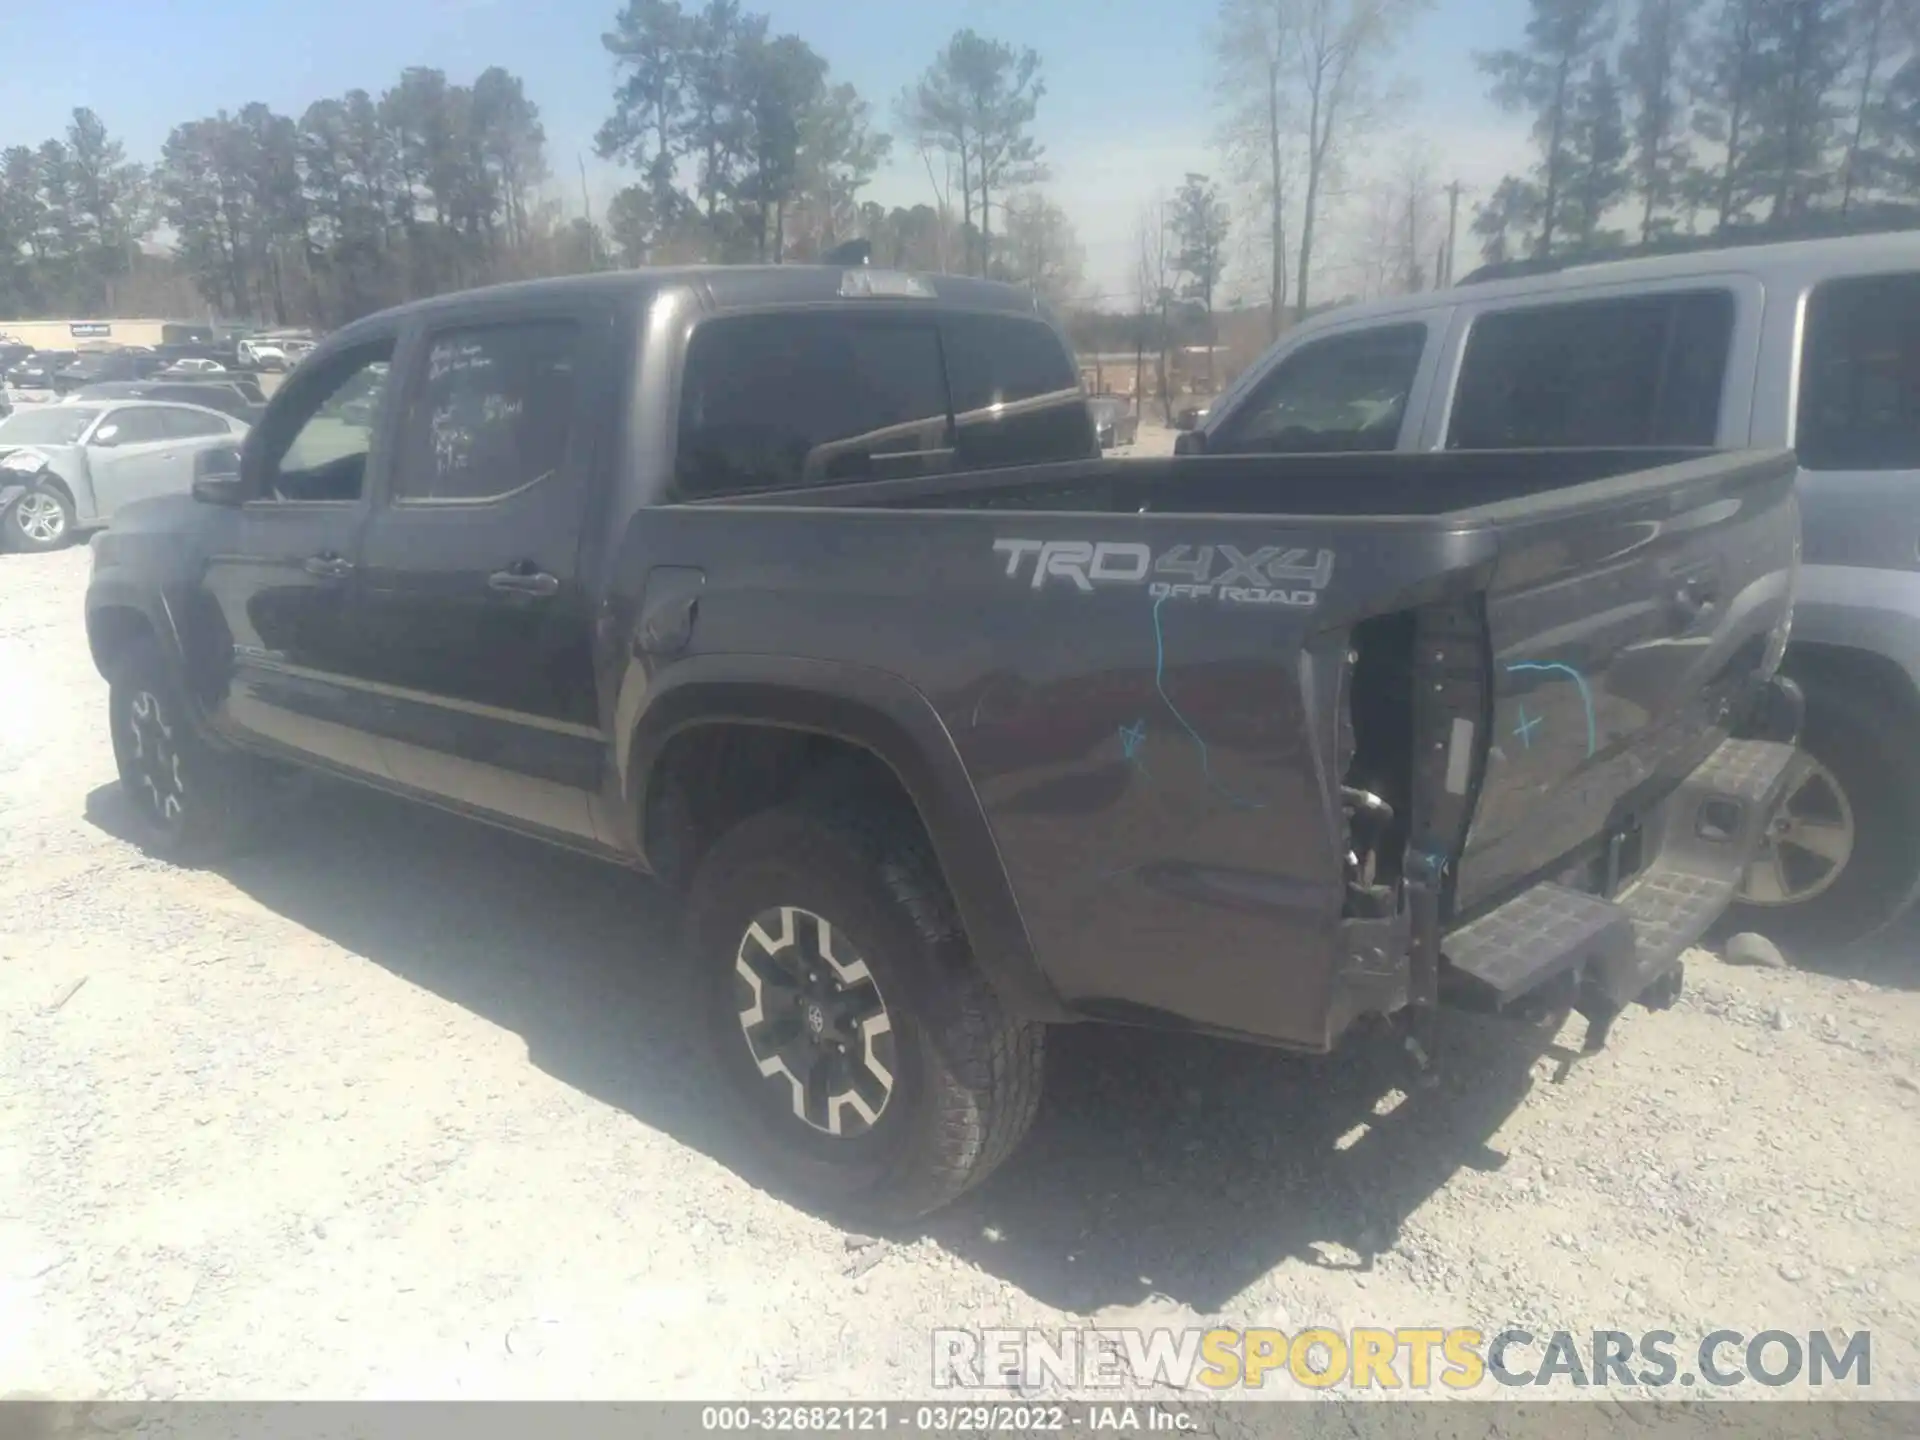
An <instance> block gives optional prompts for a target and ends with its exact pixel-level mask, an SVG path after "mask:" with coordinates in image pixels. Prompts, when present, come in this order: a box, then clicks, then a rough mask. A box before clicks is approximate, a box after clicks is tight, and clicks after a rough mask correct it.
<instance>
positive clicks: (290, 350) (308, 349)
mask: <svg viewBox="0 0 1920 1440" xmlns="http://www.w3.org/2000/svg"><path fill="white" fill-rule="evenodd" d="M313 346H314V342H313V341H311V340H282V341H281V342H280V348H281V349H282V350H284V351H285V352H286V355H287V363H288V364H289V365H298V364H299V363H300V362H301V361H302V360H304V359H306V358H307V356H309V355H311V354H312V353H313Z"/></svg>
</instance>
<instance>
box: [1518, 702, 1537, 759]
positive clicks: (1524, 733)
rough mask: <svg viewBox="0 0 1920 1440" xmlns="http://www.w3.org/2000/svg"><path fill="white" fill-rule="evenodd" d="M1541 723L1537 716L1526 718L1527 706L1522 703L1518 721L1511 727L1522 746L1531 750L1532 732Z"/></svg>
mask: <svg viewBox="0 0 1920 1440" xmlns="http://www.w3.org/2000/svg"><path fill="white" fill-rule="evenodd" d="M1542 723H1543V722H1542V721H1541V720H1540V719H1539V718H1538V717H1537V716H1536V717H1534V718H1533V719H1528V718H1527V707H1526V705H1525V704H1522V705H1521V706H1520V723H1519V724H1518V725H1516V726H1514V727H1513V733H1514V734H1516V735H1518V736H1519V737H1520V744H1521V745H1522V746H1523V747H1525V748H1526V749H1528V750H1531V749H1532V748H1533V732H1534V731H1535V730H1538V729H1539V728H1540V726H1541V724H1542Z"/></svg>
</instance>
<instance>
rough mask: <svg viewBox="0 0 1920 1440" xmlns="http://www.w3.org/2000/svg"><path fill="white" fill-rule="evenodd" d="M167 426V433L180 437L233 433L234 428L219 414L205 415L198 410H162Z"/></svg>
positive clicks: (188, 437)
mask: <svg viewBox="0 0 1920 1440" xmlns="http://www.w3.org/2000/svg"><path fill="white" fill-rule="evenodd" d="M161 413H162V418H163V419H164V421H165V423H166V427H167V434H169V435H172V436H176V437H178V438H180V439H190V438H192V437H194V436H198V435H231V434H232V433H233V429H232V427H231V426H229V425H228V424H227V422H226V421H224V420H222V419H221V418H220V417H219V416H218V415H205V414H202V413H201V412H199V411H197V410H166V411H163V412H161Z"/></svg>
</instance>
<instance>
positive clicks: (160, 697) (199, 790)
mask: <svg viewBox="0 0 1920 1440" xmlns="http://www.w3.org/2000/svg"><path fill="white" fill-rule="evenodd" d="M107 716H108V723H109V724H110V726H111V727H112V736H113V759H114V764H115V767H116V768H117V769H118V770H119V772H120V788H121V790H122V792H123V793H124V794H125V796H126V798H127V801H128V803H129V804H130V805H131V807H132V810H133V815H134V824H135V827H136V829H137V832H138V839H139V842H140V844H141V846H142V848H143V849H146V850H148V851H150V852H152V853H153V854H155V855H158V856H160V857H161V858H163V859H166V860H172V861H174V862H175V863H178V864H191V863H194V862H196V861H201V860H205V859H209V858H212V857H213V856H214V855H215V854H217V853H219V852H221V851H223V850H225V849H226V848H227V847H228V846H229V845H230V844H231V842H232V841H233V840H234V839H236V838H237V837H238V834H239V831H240V829H241V826H242V821H243V817H244V815H245V802H246V801H247V800H248V799H249V798H251V797H250V789H251V782H252V780H253V774H252V771H251V769H250V768H249V767H248V764H247V762H246V760H245V759H244V757H242V756H239V755H234V754H229V753H226V752H223V751H219V750H215V749H214V748H213V747H211V746H210V745H208V744H207V743H206V741H205V740H204V739H202V738H201V735H200V732H199V731H198V730H196V729H195V728H194V726H193V723H192V721H191V720H190V719H189V718H188V716H187V712H186V706H185V705H184V704H183V702H182V701H181V698H180V690H179V686H178V685H177V683H176V682H175V680H174V678H173V676H172V674H171V673H170V672H169V671H168V669H167V667H166V665H165V663H164V662H163V661H162V659H161V658H160V656H159V654H158V653H157V652H155V651H154V650H153V648H152V647H151V646H142V647H140V648H139V649H138V650H137V651H136V652H135V653H134V654H133V655H131V656H129V657H128V658H127V659H126V661H125V662H124V663H123V664H122V665H121V666H120V668H119V670H118V671H117V673H116V674H115V676H114V680H113V683H112V685H111V687H110V688H109V690H108V694H107Z"/></svg>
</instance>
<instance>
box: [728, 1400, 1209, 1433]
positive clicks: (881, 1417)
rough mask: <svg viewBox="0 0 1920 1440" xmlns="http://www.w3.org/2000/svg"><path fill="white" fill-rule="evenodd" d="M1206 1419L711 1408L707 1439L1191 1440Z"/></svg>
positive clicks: (1103, 1412) (974, 1407)
mask: <svg viewBox="0 0 1920 1440" xmlns="http://www.w3.org/2000/svg"><path fill="white" fill-rule="evenodd" d="M1199 1423H1200V1422H1199V1421H1198V1419H1197V1418H1196V1417H1195V1416H1194V1415H1193V1414H1192V1413H1191V1412H1190V1411H1189V1410H1187V1409H1185V1408H1183V1407H1181V1406H1178V1405H1162V1404H1131V1405H1128V1404H1116V1405H1104V1404H1084V1403H1083V1404H1074V1405H1058V1404H1033V1405H1002V1404H994V1403H970V1402H959V1403H954V1404H941V1405H884V1404H876V1405H858V1404H849V1405H831V1404H820V1405H780V1404H775V1405H705V1406H702V1407H701V1410H700V1428H701V1429H702V1430H703V1431H736V1432H754V1433H760V1434H773V1435H788V1434H821V1433H832V1434H855V1433H861V1432H873V1433H879V1432H882V1431H894V1432H898V1433H902V1434H916V1435H919V1434H925V1435H945V1434H954V1435H980V1434H1009V1435H1033V1434H1038V1433H1043V1432H1048V1431H1061V1432H1066V1431H1085V1432H1088V1433H1091V1434H1113V1435H1147V1434H1184V1433H1187V1432H1189V1431H1193V1430H1196V1429H1198V1428H1199Z"/></svg>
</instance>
